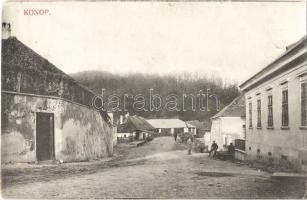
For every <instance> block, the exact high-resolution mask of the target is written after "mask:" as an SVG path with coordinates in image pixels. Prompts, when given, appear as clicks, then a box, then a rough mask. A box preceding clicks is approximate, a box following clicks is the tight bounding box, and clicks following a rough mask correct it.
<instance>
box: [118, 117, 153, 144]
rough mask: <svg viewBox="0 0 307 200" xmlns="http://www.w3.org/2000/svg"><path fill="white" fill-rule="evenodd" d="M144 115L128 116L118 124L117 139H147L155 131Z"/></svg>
mask: <svg viewBox="0 0 307 200" xmlns="http://www.w3.org/2000/svg"><path fill="white" fill-rule="evenodd" d="M154 129H155V128H154V127H153V126H151V125H150V124H149V123H148V122H147V121H146V120H145V119H144V118H143V117H140V116H136V115H135V116H126V117H125V119H124V121H123V122H122V123H121V124H119V125H118V128H117V139H118V140H119V141H120V140H130V141H131V140H145V139H146V138H147V137H148V136H150V135H151V134H152V132H153V131H154Z"/></svg>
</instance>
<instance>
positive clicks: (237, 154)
mask: <svg viewBox="0 0 307 200" xmlns="http://www.w3.org/2000/svg"><path fill="white" fill-rule="evenodd" d="M245 157H246V152H245V151H243V150H240V149H236V150H235V159H236V160H245Z"/></svg>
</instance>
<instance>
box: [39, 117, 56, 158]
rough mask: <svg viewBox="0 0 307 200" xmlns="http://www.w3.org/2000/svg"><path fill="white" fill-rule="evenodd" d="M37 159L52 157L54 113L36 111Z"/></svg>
mask: <svg viewBox="0 0 307 200" xmlns="http://www.w3.org/2000/svg"><path fill="white" fill-rule="evenodd" d="M36 158H37V161H43V160H53V159H54V114H53V113H36Z"/></svg>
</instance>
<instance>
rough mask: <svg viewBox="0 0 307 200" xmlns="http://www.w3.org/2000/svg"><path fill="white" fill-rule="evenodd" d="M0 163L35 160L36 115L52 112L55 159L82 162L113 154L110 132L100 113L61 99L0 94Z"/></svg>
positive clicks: (8, 93) (110, 129)
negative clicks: (0, 101)
mask: <svg viewBox="0 0 307 200" xmlns="http://www.w3.org/2000/svg"><path fill="white" fill-rule="evenodd" d="M1 106H2V130H1V135H2V137H1V143H2V144H1V147H2V149H1V157H2V162H4V163H8V162H34V161H36V151H35V150H36V144H35V138H36V112H46V113H54V143H55V159H56V160H63V161H66V162H68V161H81V160H91V159H99V158H102V157H106V156H108V155H109V154H112V152H113V144H112V143H113V142H112V141H113V132H112V127H110V126H109V125H108V124H107V123H106V122H105V121H104V120H103V119H102V117H101V115H100V113H99V112H97V111H96V110H94V109H91V108H88V107H86V106H83V105H80V104H77V103H72V102H69V101H66V100H64V99H61V98H56V97H54V98H51V97H44V96H37V95H30V94H28V95H25V94H14V93H10V92H2V104H1Z"/></svg>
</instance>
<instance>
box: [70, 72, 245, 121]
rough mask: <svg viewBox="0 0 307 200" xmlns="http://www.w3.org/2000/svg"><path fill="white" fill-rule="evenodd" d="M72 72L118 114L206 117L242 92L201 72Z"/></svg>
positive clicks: (235, 86)
mask: <svg viewBox="0 0 307 200" xmlns="http://www.w3.org/2000/svg"><path fill="white" fill-rule="evenodd" d="M70 75H71V76H72V77H73V78H74V79H76V80H77V81H79V82H80V83H81V84H83V85H85V86H87V87H88V88H90V89H91V90H93V91H95V92H96V93H97V94H102V93H103V97H101V98H103V101H104V108H107V109H108V110H113V111H114V113H115V115H120V114H125V113H127V112H129V114H130V115H140V116H142V117H145V118H174V117H179V118H180V119H182V120H200V121H203V120H208V119H209V118H210V117H211V116H213V115H214V114H216V113H217V112H218V111H219V110H220V109H222V108H223V107H224V106H226V105H227V104H229V103H230V102H231V101H232V100H233V99H234V98H236V97H237V96H238V95H239V94H240V92H239V90H238V87H237V85H236V84H234V83H232V84H230V83H225V82H224V81H223V79H222V78H221V77H217V76H214V75H211V76H210V77H209V76H207V75H200V74H198V73H181V74H176V75H175V74H174V75H158V74H142V73H131V74H125V75H118V74H112V73H110V72H105V71H82V72H78V73H74V74H70ZM102 91H103V92H102Z"/></svg>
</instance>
